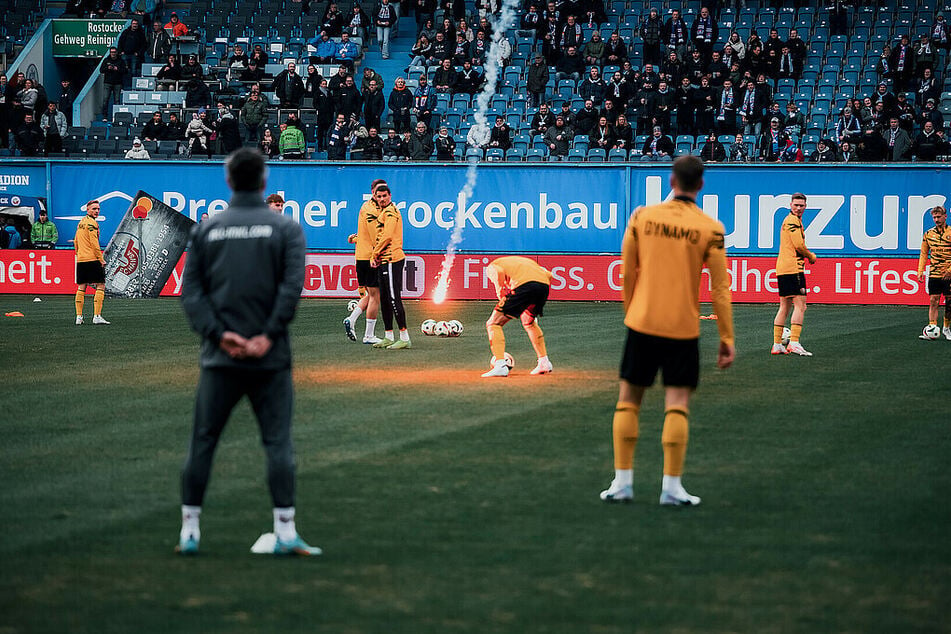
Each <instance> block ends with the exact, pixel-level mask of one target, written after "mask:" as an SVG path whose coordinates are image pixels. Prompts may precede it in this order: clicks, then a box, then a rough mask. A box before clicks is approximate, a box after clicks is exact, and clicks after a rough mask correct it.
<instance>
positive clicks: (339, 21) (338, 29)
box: [320, 2, 344, 37]
mask: <svg viewBox="0 0 951 634" xmlns="http://www.w3.org/2000/svg"><path fill="white" fill-rule="evenodd" d="M343 23H344V17H343V13H341V12H340V9H339V8H337V3H336V2H330V3H328V4H327V8H326V9H324V15H323V17H321V18H320V30H321V31H326V32H327V35H329V36H330V37H340V34H341V33H343Z"/></svg>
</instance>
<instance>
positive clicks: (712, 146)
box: [700, 132, 726, 163]
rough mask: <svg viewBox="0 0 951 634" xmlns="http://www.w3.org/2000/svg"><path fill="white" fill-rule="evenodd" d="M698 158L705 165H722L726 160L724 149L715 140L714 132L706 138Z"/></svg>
mask: <svg viewBox="0 0 951 634" xmlns="http://www.w3.org/2000/svg"><path fill="white" fill-rule="evenodd" d="M700 158H701V159H702V160H703V161H704V162H705V163H722V162H723V161H725V160H726V148H725V147H723V144H722V143H720V142H719V141H718V140H717V135H716V133H715V132H710V134H709V135H708V136H707V140H706V142H705V143H704V144H703V148H701V149H700Z"/></svg>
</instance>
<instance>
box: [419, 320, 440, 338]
mask: <svg viewBox="0 0 951 634" xmlns="http://www.w3.org/2000/svg"><path fill="white" fill-rule="evenodd" d="M435 327H436V320H435V319H427V320H426V321H424V322H423V323H421V324H420V325H419V329H420V331H421V332H422V333H423V334H424V335H432V334H433V329H434V328H435Z"/></svg>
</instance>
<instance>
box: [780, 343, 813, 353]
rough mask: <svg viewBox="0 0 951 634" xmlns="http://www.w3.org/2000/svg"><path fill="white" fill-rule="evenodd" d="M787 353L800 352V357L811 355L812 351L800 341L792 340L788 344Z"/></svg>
mask: <svg viewBox="0 0 951 634" xmlns="http://www.w3.org/2000/svg"><path fill="white" fill-rule="evenodd" d="M786 352H787V354H798V355H799V356H800V357H811V356H812V353H811V352H809V351H808V350H806V349H805V348H803V347H802V344H801V343H799V342H798V341H790V342H789V345H788V346H786Z"/></svg>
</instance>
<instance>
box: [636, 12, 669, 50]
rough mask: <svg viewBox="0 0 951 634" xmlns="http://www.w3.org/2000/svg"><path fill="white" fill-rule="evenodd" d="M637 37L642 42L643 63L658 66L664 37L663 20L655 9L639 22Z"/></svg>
mask: <svg viewBox="0 0 951 634" xmlns="http://www.w3.org/2000/svg"><path fill="white" fill-rule="evenodd" d="M638 35H640V37H641V39H642V40H644V63H645V64H660V62H661V59H662V46H663V45H664V44H662V43H661V39H662V38H663V35H664V20H663V18H661V17H660V13H658V12H657V9H656V8H654V7H651V10H650V12H649V13H648V14H647V17H646V18H644V20H643V21H642V22H641V24H640V26H639V27H638ZM665 43H666V42H665Z"/></svg>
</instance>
